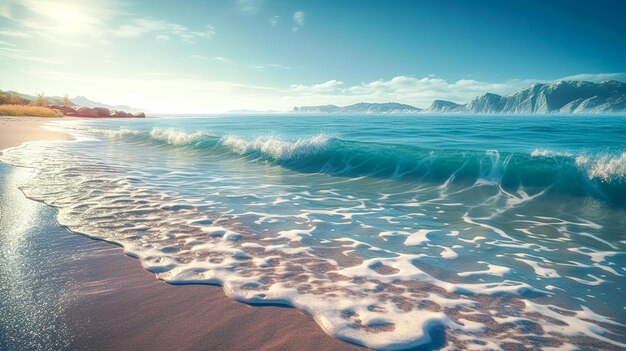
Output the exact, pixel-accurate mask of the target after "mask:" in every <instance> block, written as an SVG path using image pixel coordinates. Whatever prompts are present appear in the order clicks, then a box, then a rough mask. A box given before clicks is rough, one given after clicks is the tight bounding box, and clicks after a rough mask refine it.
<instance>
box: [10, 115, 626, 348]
mask: <svg viewBox="0 0 626 351" xmlns="http://www.w3.org/2000/svg"><path fill="white" fill-rule="evenodd" d="M55 128H61V129H63V130H66V131H69V132H71V133H72V134H74V135H75V136H77V137H78V141H76V142H69V143H32V144H29V145H27V146H24V147H20V148H15V149H11V150H9V151H7V152H5V153H3V154H2V156H1V157H0V159H1V160H2V161H4V162H8V163H11V164H14V165H19V166H27V167H32V168H35V169H36V170H37V172H36V175H35V177H33V178H32V179H30V180H25V181H24V182H23V184H22V189H23V190H24V192H25V194H26V195H27V196H29V197H31V198H34V199H37V200H42V201H45V202H46V203H48V204H50V205H53V206H55V207H58V208H59V215H58V220H59V222H60V223H61V224H64V225H67V226H68V227H69V228H70V229H72V230H74V231H76V232H80V233H83V234H86V235H89V236H92V237H97V238H101V239H104V240H108V241H113V242H118V243H120V244H122V245H123V246H124V248H125V250H126V251H127V252H128V253H129V254H131V255H133V256H136V257H138V258H139V259H140V260H141V262H142V264H143V265H144V267H146V268H147V269H149V270H151V271H153V272H156V273H157V274H158V276H159V277H160V278H161V279H164V280H167V281H169V282H172V283H189V282H191V283H209V284H222V285H224V288H225V290H226V292H227V294H229V295H230V296H231V297H233V298H236V299H239V300H243V301H247V302H252V303H284V304H289V305H293V306H295V307H297V308H300V309H302V310H304V311H306V312H308V313H310V314H311V315H313V317H314V318H315V319H316V320H317V322H318V323H319V324H320V325H321V327H322V328H324V330H326V331H327V332H328V333H329V334H331V335H333V336H336V337H339V338H342V339H344V340H348V341H352V342H355V343H359V344H363V345H366V346H370V347H374V348H381V349H401V348H407V347H413V346H418V345H425V346H424V347H425V348H433V347H437V346H439V345H441V344H442V343H445V342H449V345H453V344H454V345H457V346H459V347H461V346H463V347H467V348H469V347H482V348H490V347H491V348H503V349H507V348H514V347H516V346H519V345H521V344H523V345H525V346H527V347H531V348H539V347H542V348H545V347H560V348H563V347H568V346H572V345H574V346H579V347H589V348H597V349H620V348H624V347H626V326H625V324H626V304H625V302H624V299H623V298H621V297H622V296H623V294H624V292H623V288H624V287H625V286H626V285H625V284H626V278H625V277H624V275H625V274H626V255H624V253H625V247H626V234H625V233H624V230H625V229H624V228H626V216H625V209H626V141H625V140H626V139H625V138H624V136H626V118H625V117H584V116H577V117H563V116H557V117H454V116H446V117H437V116H367V117H363V116H359V117H357V116H297V117H295V116H249V117H245V116H228V117H211V118H159V119H146V120H140V121H137V120H133V121H123V120H115V121H80V122H65V121H64V122H61V123H58V124H56V126H55Z"/></svg>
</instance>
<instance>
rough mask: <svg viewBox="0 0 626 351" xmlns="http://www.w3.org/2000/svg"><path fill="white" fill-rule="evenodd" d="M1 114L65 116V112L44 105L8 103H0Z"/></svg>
mask: <svg viewBox="0 0 626 351" xmlns="http://www.w3.org/2000/svg"><path fill="white" fill-rule="evenodd" d="M0 116H33V117H63V114H62V113H61V112H59V111H57V110H53V109H50V108H47V107H44V106H32V105H15V104H6V105H0Z"/></svg>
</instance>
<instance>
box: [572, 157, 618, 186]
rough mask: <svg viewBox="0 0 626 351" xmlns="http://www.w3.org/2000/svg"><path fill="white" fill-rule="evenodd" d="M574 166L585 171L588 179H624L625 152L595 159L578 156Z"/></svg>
mask: <svg viewBox="0 0 626 351" xmlns="http://www.w3.org/2000/svg"><path fill="white" fill-rule="evenodd" d="M576 165H578V166H579V167H582V168H584V169H585V170H586V172H587V175H588V176H589V179H593V178H599V179H602V180H604V181H614V180H618V179H623V178H626V152H624V153H622V154H621V155H619V156H608V155H603V156H600V157H596V158H591V157H588V156H578V157H576Z"/></svg>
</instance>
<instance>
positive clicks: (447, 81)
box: [0, 0, 626, 113]
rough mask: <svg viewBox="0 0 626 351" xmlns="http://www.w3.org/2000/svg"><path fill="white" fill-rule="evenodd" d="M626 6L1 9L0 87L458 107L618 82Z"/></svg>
mask: <svg viewBox="0 0 626 351" xmlns="http://www.w3.org/2000/svg"><path fill="white" fill-rule="evenodd" d="M624 13H626V2H624V1H574V0H571V1H462V0H459V1H447V0H439V1H409V0H407V1H348V0H343V1H330V0H329V1H286V0H282V1H281V0H231V1H227V0H224V1H104V0H102V1H100V0H81V1H64V0H57V1H41V0H3V1H2V2H1V3H0V76H1V77H2V79H1V80H0V89H4V90H18V91H22V92H25V93H35V92H40V91H43V92H45V93H46V94H48V95H62V94H65V93H67V94H69V95H71V96H73V95H86V96H88V97H89V98H91V99H95V100H101V101H104V102H107V103H114V104H129V105H133V106H140V107H143V108H147V109H150V110H152V111H157V112H194V113H200V112H223V111H228V110H233V109H274V110H288V109H290V108H291V107H293V106H295V105H315V104H325V103H334V104H340V105H342V104H350V103H355V102H359V101H369V102H386V101H396V102H402V103H408V104H412V105H416V106H420V107H425V106H427V105H428V104H429V103H430V102H431V101H432V100H433V99H449V100H452V101H455V102H466V101H467V100H469V99H471V98H472V97H474V96H476V95H479V94H482V93H485V92H487V91H489V92H494V93H500V94H507V93H510V92H513V91H515V90H517V89H519V88H522V87H525V86H527V85H529V84H530V83H532V82H536V81H541V82H549V81H554V80H559V79H563V78H569V79H586V80H592V81H601V80H606V79H618V80H622V81H624V80H626V74H625V73H624V72H626V39H625V37H626V36H625V30H624V24H623V14H624Z"/></svg>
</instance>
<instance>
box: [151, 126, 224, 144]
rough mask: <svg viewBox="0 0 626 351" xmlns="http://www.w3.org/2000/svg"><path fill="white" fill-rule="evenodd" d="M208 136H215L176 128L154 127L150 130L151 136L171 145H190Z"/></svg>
mask: <svg viewBox="0 0 626 351" xmlns="http://www.w3.org/2000/svg"><path fill="white" fill-rule="evenodd" d="M207 136H213V135H212V134H210V133H207V132H202V131H198V132H193V133H187V132H183V131H180V130H177V129H174V128H166V129H160V128H153V129H152V130H151V131H150V137H151V138H152V139H154V140H158V141H163V142H165V143H168V144H170V145H189V144H193V143H196V142H199V141H202V140H203V139H204V138H206V137H207Z"/></svg>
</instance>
